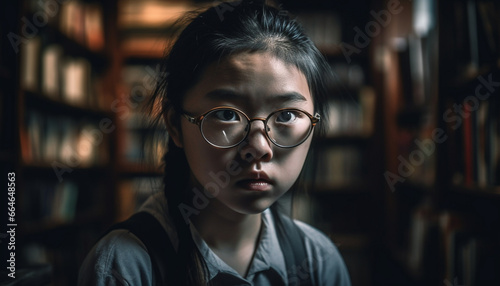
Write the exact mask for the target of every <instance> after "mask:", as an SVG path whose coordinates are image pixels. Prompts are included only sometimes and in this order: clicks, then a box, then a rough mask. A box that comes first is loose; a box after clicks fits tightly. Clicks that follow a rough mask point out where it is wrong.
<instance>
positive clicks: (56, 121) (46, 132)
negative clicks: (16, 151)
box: [21, 110, 109, 168]
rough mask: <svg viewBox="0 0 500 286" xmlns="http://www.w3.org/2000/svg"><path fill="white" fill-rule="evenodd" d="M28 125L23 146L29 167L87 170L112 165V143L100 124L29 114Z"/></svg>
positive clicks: (33, 112) (31, 112) (26, 119)
mask: <svg viewBox="0 0 500 286" xmlns="http://www.w3.org/2000/svg"><path fill="white" fill-rule="evenodd" d="M25 123H26V126H25V132H23V133H22V134H21V136H22V138H21V144H22V156H23V160H24V162H26V163H28V164H30V163H33V164H37V165H38V164H41V165H50V164H53V163H61V164H64V165H65V166H69V167H76V168H85V167H92V166H101V165H105V164H107V163H108V162H109V152H108V150H109V148H108V146H109V140H108V138H107V134H105V133H104V132H102V131H101V130H100V129H99V123H98V122H93V121H91V120H79V119H74V118H70V117H64V116H56V115H48V114H44V113H43V112H41V111H37V110H28V111H27V112H26V118H25Z"/></svg>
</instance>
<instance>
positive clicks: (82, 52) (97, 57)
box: [45, 24, 109, 68]
mask: <svg viewBox="0 0 500 286" xmlns="http://www.w3.org/2000/svg"><path fill="white" fill-rule="evenodd" d="M45 29H46V32H47V33H46V34H48V35H49V36H48V37H49V40H50V42H54V43H57V44H59V45H61V46H62V47H63V49H64V52H65V54H66V55H70V56H74V57H83V58H85V59H87V60H89V61H90V62H91V63H92V67H93V68H103V67H106V66H108V65H109V58H108V57H107V56H106V55H105V54H104V51H93V50H91V49H89V48H88V47H86V46H85V45H83V44H81V43H79V42H77V41H75V40H74V39H72V38H69V37H68V36H67V35H65V34H64V33H62V32H61V31H60V30H59V29H58V28H57V27H53V26H52V25H50V24H49V25H47V26H46V27H45Z"/></svg>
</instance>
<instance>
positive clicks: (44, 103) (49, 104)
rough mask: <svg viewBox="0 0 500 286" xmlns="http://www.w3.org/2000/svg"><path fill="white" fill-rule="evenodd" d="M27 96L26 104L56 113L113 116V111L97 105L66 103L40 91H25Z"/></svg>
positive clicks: (101, 116)
mask: <svg viewBox="0 0 500 286" xmlns="http://www.w3.org/2000/svg"><path fill="white" fill-rule="evenodd" d="M24 94H25V96H26V102H25V103H26V106H27V107H35V108H37V109H43V110H44V111H46V112H51V113H54V114H67V115H70V116H72V117H73V116H91V117H97V118H105V117H106V118H113V117H114V115H113V113H112V112H111V111H105V110H101V109H97V108H95V107H86V106H78V105H73V104H71V103H66V102H64V101H62V100H58V99H53V98H50V97H49V96H47V95H43V94H40V93H38V92H32V91H24Z"/></svg>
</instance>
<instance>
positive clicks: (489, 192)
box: [450, 186, 500, 200]
mask: <svg viewBox="0 0 500 286" xmlns="http://www.w3.org/2000/svg"><path fill="white" fill-rule="evenodd" d="M450 194H452V195H453V194H460V195H466V196H472V197H481V198H490V199H498V200H500V186H486V187H480V186H475V187H465V186H452V187H451V188H450Z"/></svg>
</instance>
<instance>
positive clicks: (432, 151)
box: [373, 0, 500, 285]
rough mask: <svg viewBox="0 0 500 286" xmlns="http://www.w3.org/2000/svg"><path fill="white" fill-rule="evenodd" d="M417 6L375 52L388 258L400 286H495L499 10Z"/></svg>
mask: <svg viewBox="0 0 500 286" xmlns="http://www.w3.org/2000/svg"><path fill="white" fill-rule="evenodd" d="M422 2H426V5H410V6H407V7H405V8H408V9H404V10H403V12H402V13H401V14H398V15H397V17H395V18H394V19H393V22H392V23H391V25H389V26H388V27H386V29H385V30H384V31H383V33H382V36H381V37H380V38H378V39H377V41H376V42H375V43H374V49H375V50H376V54H375V55H376V57H374V58H373V61H374V63H375V65H374V67H375V69H374V70H375V71H376V76H375V77H376V82H377V86H376V89H377V90H378V91H380V92H381V93H383V94H384V97H383V101H384V102H383V104H382V106H381V108H382V113H383V114H384V119H383V120H384V126H385V136H384V137H385V139H384V145H385V151H384V153H385V157H386V168H387V169H386V173H385V175H387V176H386V180H387V184H386V196H385V204H386V219H385V221H386V224H385V230H384V240H385V241H386V243H385V245H386V249H388V251H389V253H390V256H391V260H392V261H393V262H392V263H394V264H397V265H399V266H400V267H399V268H396V267H394V269H400V270H402V273H405V275H404V277H402V278H401V281H400V282H399V283H413V284H411V285H442V284H443V283H444V284H445V285H486V284H492V285H493V284H498V282H499V281H500V280H499V276H498V275H497V274H495V272H494V271H493V270H492V269H494V268H496V267H498V265H500V264H499V260H498V258H497V257H498V256H497V253H498V252H499V250H500V244H499V243H498V241H499V239H498V238H499V232H498V225H499V224H498V223H499V216H498V209H499V206H500V197H499V195H498V189H499V185H500V182H499V181H498V178H499V174H500V173H499V171H498V165H499V156H498V146H499V143H498V142H499V141H498V136H499V129H498V122H499V117H498V115H497V114H496V113H497V110H499V107H500V105H499V101H498V96H497V95H498V91H497V90H496V87H494V86H491V85H489V84H488V83H487V82H488V81H490V82H491V80H493V81H495V78H496V77H498V76H499V73H498V58H499V55H500V53H499V52H498V51H499V50H498V43H499V39H500V34H499V33H498V20H497V19H496V17H494V16H492V15H497V14H498V12H499V11H500V10H499V6H498V4H497V3H494V2H493V1H481V0H477V1H460V0H458V1H450V2H438V3H434V2H432V1H422ZM380 5H382V4H380ZM478 91H479V93H478ZM486 93H489V94H490V96H483V95H485V94H486ZM493 110H494V111H493ZM392 175H396V176H392ZM488 253H489V254H488ZM388 264H389V263H388ZM387 269H391V268H387ZM386 271H387V272H386V273H385V274H384V273H381V277H380V280H381V281H383V280H382V279H383V277H384V275H390V273H391V271H390V270H386Z"/></svg>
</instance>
